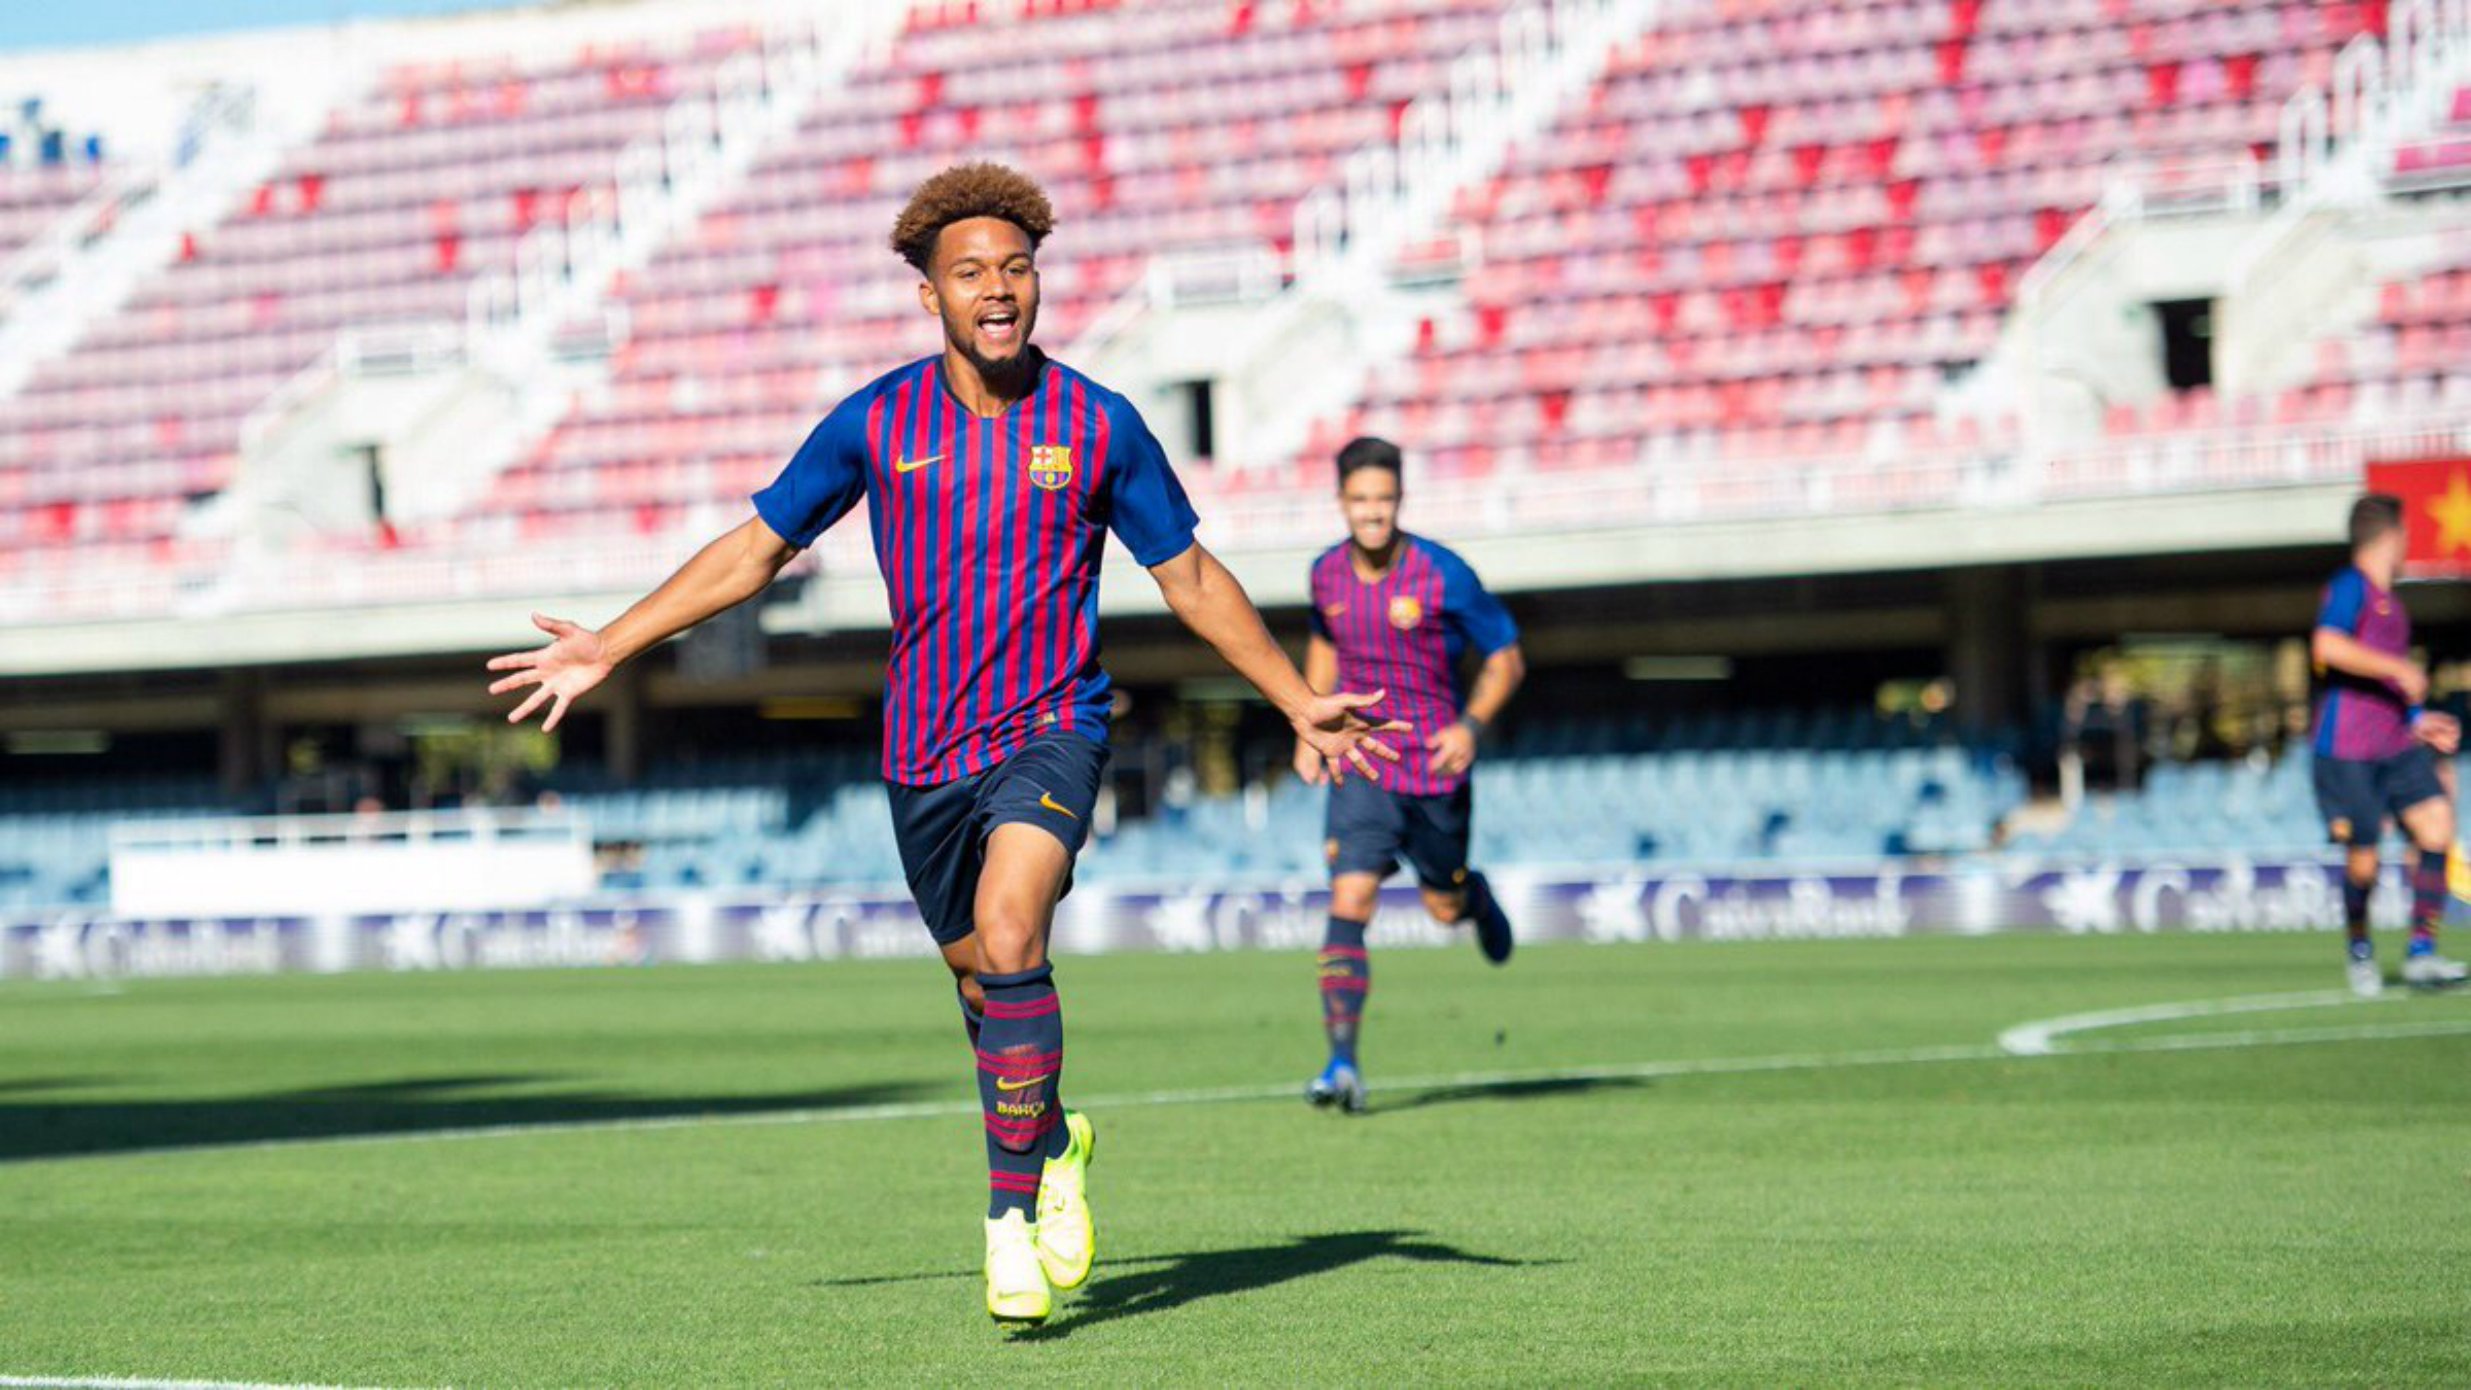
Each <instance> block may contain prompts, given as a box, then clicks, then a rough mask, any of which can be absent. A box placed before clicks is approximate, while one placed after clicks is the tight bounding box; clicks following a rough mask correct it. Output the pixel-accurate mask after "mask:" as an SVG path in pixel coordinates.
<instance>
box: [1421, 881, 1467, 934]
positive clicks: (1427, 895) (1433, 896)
mask: <svg viewBox="0 0 2471 1390" xmlns="http://www.w3.org/2000/svg"><path fill="white" fill-rule="evenodd" d="M1424 910H1425V911H1426V912H1429V913H1431V914H1432V915H1433V920H1434V921H1436V922H1439V923H1441V924H1442V925H1443V926H1445V927H1446V926H1448V925H1450V924H1451V923H1453V922H1455V921H1457V920H1459V919H1460V918H1461V917H1464V916H1466V915H1467V895H1466V894H1465V893H1444V892H1440V891H1437V890H1435V889H1431V888H1427V889H1425V890H1424Z"/></svg>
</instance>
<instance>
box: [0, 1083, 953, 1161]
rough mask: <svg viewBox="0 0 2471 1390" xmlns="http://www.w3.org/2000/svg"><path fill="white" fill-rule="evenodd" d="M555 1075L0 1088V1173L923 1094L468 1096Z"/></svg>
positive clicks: (882, 1088) (875, 1090)
mask: <svg viewBox="0 0 2471 1390" xmlns="http://www.w3.org/2000/svg"><path fill="white" fill-rule="evenodd" d="M557 1079H558V1078H557V1077H554V1076H537V1075H479V1076H472V1075H464V1076H415V1077H401V1078H395V1079H391V1080H385V1081H369V1082H361V1083H358V1084H354V1085H349V1086H321V1087H314V1088H311V1089H308V1090H299V1091H279V1092H274V1093H270V1094H267V1095H257V1096H231V1097H222V1098H217V1099H212V1100H45V1099H42V1098H40V1097H38V1096H35V1095H31V1094H26V1093H28V1092H31V1091H37V1090H53V1089H58V1088H59V1087H58V1085H57V1084H55V1083H48V1082H34V1083H27V1082H5V1083H0V1163H6V1162H16V1161H22V1160H27V1159H44V1158H75V1157H83V1156H91V1155H96V1154H114V1153H141V1152H144V1151H146V1150H149V1149H176V1148H204V1147H214V1146H217V1145H227V1144H263V1143H281V1142H287V1141H303V1140H316V1139H345V1138H366V1137H374V1136H381V1135H395V1134H405V1135H409V1134H425V1133H434V1132H436V1131H439V1130H450V1129H475V1128H483V1127H492V1128H512V1129H520V1128H526V1127H530V1126H536V1125H579V1124H605V1123H612V1122H616V1121H623V1120H658V1119H688V1118H693V1117H697V1116H735V1115H761V1114H772V1113H777V1112H782V1111H795V1110H846V1109H850V1108H853V1107H857V1106H866V1105H884V1104H889V1103H893V1102H897V1101H904V1100H912V1099H916V1098H918V1097H920V1096H923V1095H926V1094H928V1093H929V1091H930V1090H931V1089H932V1088H930V1087H929V1086H927V1085H926V1084H925V1083H922V1082H915V1081H894V1082H882V1083H877V1084H871V1085H865V1086H841V1087H834V1088H832V1089H829V1090H817V1091H791V1092H785V1093H781V1094H776V1095H757V1096H639V1095H622V1094H617V1093H602V1092H592V1091H562V1092H555V1093H551V1094H547V1095H511V1096H505V1095H487V1094H474V1092H483V1091H490V1090H498V1089H503V1088H507V1087H514V1086H528V1085H537V1084H539V1083H541V1082H546V1081H555V1080H557Z"/></svg>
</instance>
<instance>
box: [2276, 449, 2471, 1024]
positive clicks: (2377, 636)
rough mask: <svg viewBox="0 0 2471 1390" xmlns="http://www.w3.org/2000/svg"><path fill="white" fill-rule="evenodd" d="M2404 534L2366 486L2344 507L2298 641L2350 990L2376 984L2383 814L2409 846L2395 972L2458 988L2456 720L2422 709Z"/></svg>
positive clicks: (2424, 687) (2398, 515)
mask: <svg viewBox="0 0 2471 1390" xmlns="http://www.w3.org/2000/svg"><path fill="white" fill-rule="evenodd" d="M2408 542H2409V537H2408V532H2407V529H2406V527H2405V525H2404V520H2403V508H2402V503H2401V501H2400V500H2399V499H2397V498H2394V497H2391V496H2387V495H2385V494H2383V493H2371V494H2369V495H2368V496H2365V497H2362V498H2360V499H2359V500H2358V501H2357V502H2355V503H2353V504H2352V506H2351V563H2350V564H2349V565H2347V566H2345V567H2343V569H2341V570H2340V571H2338V572H2337V573H2336V574H2335V575H2334V577H2333V579H2332V580H2330V581H2328V582H2327V584H2326V586H2325V594H2324V598H2323V600H2322V602H2321V603H2320V604H2319V606H2318V610H2317V625H2316V630H2315V632H2313V633H2312V634H2310V636H2309V642H2308V649H2309V654H2310V656H2311V657H2312V658H2313V659H2314V660H2315V663H2316V669H2317V673H2318V675H2319V677H2320V680H2321V686H2322V689H2321V691H2320V693H2319V695H2318V697H2317V711H2316V723H2315V727H2314V729H2313V731H2312V733H2311V740H2312V741H2311V745H2310V747H2311V750H2312V752H2313V753H2314V755H2315V758H2314V765H2313V768H2312V773H2313V777H2314V781H2315V784H2316V795H2317V812H2318V814H2319V815H2320V816H2322V817H2323V818H2324V820H2325V826H2326V831H2327V833H2328V834H2329V835H2330V836H2331V837H2332V839H2333V842H2334V843H2335V844H2338V845H2341V846H2343V847H2344V848H2345V850H2346V851H2347V852H2346V854H2345V857H2344V862H2343V884H2342V915H2343V925H2344V926H2345V928H2347V929H2348V931H2349V933H2350V966H2349V973H2350V982H2351V989H2352V991H2353V992H2354V993H2357V994H2359V995H2361V996H2362V997H2374V996H2375V995H2377V994H2378V993H2380V992H2381V991H2383V989H2384V988H2385V977H2384V975H2383V974H2382V973H2381V972H2380V971H2379V970H2378V969H2377V957H2376V948H2375V947H2374V946H2373V945H2371V944H2370V942H2369V939H2368V899H2369V896H2370V894H2371V893H2373V892H2374V891H2375V889H2376V884H2377V867H2378V865H2377V844H2378V841H2379V840H2380V839H2382V838H2383V835H2384V826H2385V820H2386V818H2387V817H2388V816H2391V817H2393V819H2394V820H2395V822H2396V823H2397V824H2399V825H2400V826H2401V828H2402V832H2403V835H2404V837H2405V838H2406V839H2408V840H2409V841H2410V842H2411V846H2412V849H2413V851H2414V858H2413V860H2412V863H2411V944H2410V946H2409V947H2408V948H2407V953H2406V954H2405V956H2404V958H2403V965H2402V978H2403V981H2404V982H2405V983H2407V984H2414V985H2451V984H2459V983H2460V982H2461V981H2462V979H2463V976H2464V973H2465V972H2464V968H2463V964H2462V962H2460V961H2456V960H2448V959H2446V958H2445V957H2444V956H2441V955H2438V954H2437V924H2438V923H2439V922H2441V921H2443V920H2444V917H2445V900H2446V896H2447V893H2446V887H2447V885H2446V852H2447V850H2448V849H2449V848H2450V847H2451V846H2452V845H2453V843H2454V799H2453V797H2452V796H2451V795H2450V794H2449V793H2448V791H2447V789H2446V787H2445V785H2444V783H2443V781H2442V780H2440V778H2439V776H2438V769H2437V761H2436V759H2437V755H2439V754H2445V755H2449V756H2450V755H2451V754H2452V753H2453V752H2454V750H2455V748H2456V746H2457V745H2458V744H2459V743H2460V742H2461V740H2462V726H2461V725H2460V724H2458V723H2456V722H2455V720H2454V718H2453V717H2452V716H2451V715H2446V714H2439V713H2436V712H2435V711H2432V710H2425V709H2423V708H2422V707H2421V702H2423V701H2424V700H2426V699H2427V698H2428V673H2427V671H2425V670H2423V669H2422V668H2421V667H2420V665H2419V663H2417V662H2415V661H2413V660H2412V659H2411V617H2410V615H2409V614H2408V613H2405V612H2404V611H2403V607H2402V600H2401V599H2400V598H2399V597H2397V596H2396V595H2395V593H2394V581H2395V580H2396V579H2397V578H2398V577H2400V575H2401V573H2402V564H2403V556H2404V554H2405V553H2406V551H2407V550H2408V549H2409V543H2408Z"/></svg>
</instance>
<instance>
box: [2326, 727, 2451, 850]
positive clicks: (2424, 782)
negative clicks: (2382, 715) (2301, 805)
mask: <svg viewBox="0 0 2471 1390" xmlns="http://www.w3.org/2000/svg"><path fill="white" fill-rule="evenodd" d="M2309 773H2310V776H2311V778H2312V779H2313V780H2314V781H2315V783H2316V789H2317V816H2318V818H2319V819H2321V820H2323V821H2324V822H2325V833H2326V835H2327V837H2328V838H2330V839H2331V840H2332V841H2333V842H2334V843H2335V844H2338V845H2358V846H2360V847H2361V848H2363V849H2370V848H2374V847H2375V846H2376V843H2377V841H2379V840H2381V839H2383V838H2384V836H2385V820H2386V817H2388V816H2391V817H2393V818H2394V819H2395V820H2396V821H2400V820H2401V818H2402V813H2403V812H2404V811H2407V810H2409V809H2410V808H2412V807H2414V806H2417V805H2419V804H2420V803H2421V802H2423V801H2426V800H2428V799H2429V798H2431V797H2442V796H2444V795H2445V784H2444V783H2442V782H2439V781H2438V780H2437V758H2436V755H2435V754H2434V753H2432V752H2430V751H2429V750H2428V748H2427V747H2426V746H2425V745H2419V746H2414V747H2413V748H2411V749H2410V751H2408V752H2404V753H2397V754H2395V755H2394V756H2392V757H2390V758H2329V757H2326V756H2324V755H2323V754H2319V755H2318V756H2317V758H2316V759H2315V762H2314V765H2313V766H2312V767H2311V768H2310V769H2309Z"/></svg>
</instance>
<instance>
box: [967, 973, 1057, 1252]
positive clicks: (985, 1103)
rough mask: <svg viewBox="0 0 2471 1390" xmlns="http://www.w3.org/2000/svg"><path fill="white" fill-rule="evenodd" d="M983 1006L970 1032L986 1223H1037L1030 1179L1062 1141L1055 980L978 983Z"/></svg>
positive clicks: (1034, 1182) (984, 979)
mask: <svg viewBox="0 0 2471 1390" xmlns="http://www.w3.org/2000/svg"><path fill="white" fill-rule="evenodd" d="M978 987H979V988H980V989H981V990H983V991H985V993H986V998H987V1006H986V1010H985V1012H984V1014H983V1015H982V1016H981V1021H980V1023H979V1025H978V1040H977V1052H978V1103H979V1106H980V1108H981V1109H982V1110H983V1111H984V1112H985V1115H986V1121H987V1215H988V1216H989V1217H990V1218H993V1217H1000V1216H1002V1215H1004V1214H1005V1213H1006V1212H1012V1211H1017V1212H1020V1213H1021V1216H1022V1219H1024V1220H1028V1221H1035V1220H1037V1219H1038V1215H1037V1213H1038V1177H1039V1173H1040V1170H1041V1169H1043V1168H1044V1167H1045V1165H1046V1161H1047V1157H1048V1154H1049V1151H1050V1150H1051V1149H1053V1148H1054V1147H1056V1146H1055V1143H1054V1141H1055V1140H1056V1139H1057V1138H1059V1137H1063V1136H1064V1134H1065V1131H1064V1126H1063V1118H1064V1110H1063V1102H1062V1100H1061V1099H1060V1098H1059V1097H1060V1095H1061V1086H1062V1083H1063V1079H1064V1014H1063V1010H1062V1008H1061V1007H1060V1006H1059V1005H1058V1003H1057V1001H1056V997H1055V972H1054V970H1053V969H1052V968H1051V967H1048V966H1044V965H1041V966H1037V967H1035V968H1032V969H1029V970H1023V971H1019V972H1017V973H1014V974H1010V975H981V976H979V977H978Z"/></svg>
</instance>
